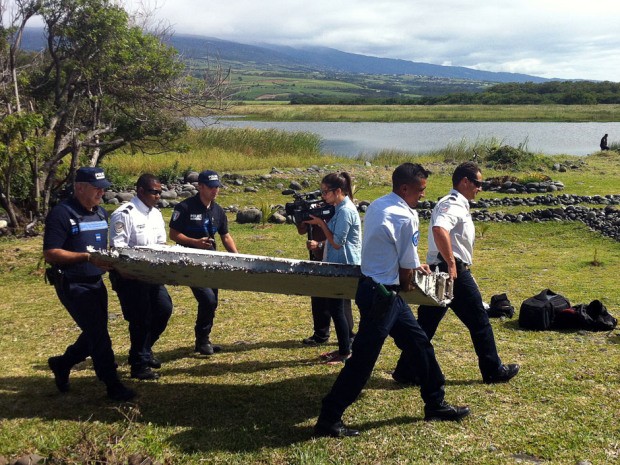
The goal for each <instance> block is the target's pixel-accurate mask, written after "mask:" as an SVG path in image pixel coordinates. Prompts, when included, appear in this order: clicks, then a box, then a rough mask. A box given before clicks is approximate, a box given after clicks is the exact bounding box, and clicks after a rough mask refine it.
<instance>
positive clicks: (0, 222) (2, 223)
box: [0, 220, 9, 229]
mask: <svg viewBox="0 0 620 465" xmlns="http://www.w3.org/2000/svg"><path fill="white" fill-rule="evenodd" d="M8 227H9V222H8V221H6V220H0V229H4V228H8Z"/></svg>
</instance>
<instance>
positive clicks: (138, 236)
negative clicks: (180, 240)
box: [110, 173, 172, 380]
mask: <svg viewBox="0 0 620 465" xmlns="http://www.w3.org/2000/svg"><path fill="white" fill-rule="evenodd" d="M136 190H137V195H136V197H134V198H133V199H131V201H130V202H127V203H125V204H123V205H121V206H120V207H119V208H117V209H116V211H114V213H112V217H111V221H110V245H111V246H112V247H136V246H146V245H153V244H165V243H166V225H165V223H164V219H163V217H162V214H161V212H160V211H159V210H158V209H157V208H156V205H157V203H158V202H159V198H160V195H161V192H162V191H161V183H160V182H159V179H157V178H156V177H155V176H154V175H152V174H148V173H147V174H143V175H142V176H140V178H138V182H137V183H136ZM110 281H111V282H112V288H113V289H114V290H115V291H116V294H117V295H118V300H119V301H120V304H121V308H122V310H123V316H124V317H125V320H127V321H128V322H129V339H130V349H129V364H130V365H131V377H132V378H136V379H141V380H147V379H158V378H159V373H157V372H155V371H153V368H160V367H161V362H160V361H159V360H158V359H157V358H156V357H155V356H154V355H153V344H155V342H156V341H157V340H158V339H159V336H161V334H162V333H163V332H164V330H165V329H166V326H167V324H168V320H169V319H170V316H171V315H172V299H171V298H170V295H169V294H168V291H167V290H166V288H165V287H164V286H163V285H161V284H151V283H147V282H144V281H139V280H136V279H131V277H127V276H121V275H120V274H119V273H118V272H116V271H112V272H110Z"/></svg>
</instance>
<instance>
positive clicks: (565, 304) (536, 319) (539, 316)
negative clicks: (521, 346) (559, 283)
mask: <svg viewBox="0 0 620 465" xmlns="http://www.w3.org/2000/svg"><path fill="white" fill-rule="evenodd" d="M570 306H571V305H570V302H569V301H568V299H567V298H566V297H564V296H563V295H560V294H556V293H555V292H553V291H551V290H549V289H545V290H544V291H541V292H540V293H539V294H537V295H535V296H534V297H530V298H528V299H525V300H524V301H523V303H522V304H521V309H520V310H519V326H520V327H521V328H524V329H536V330H539V331H542V330H546V329H550V328H551V326H552V325H553V322H554V320H555V316H556V315H557V314H558V312H561V311H562V310H565V309H567V308H570Z"/></svg>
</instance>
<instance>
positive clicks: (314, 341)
mask: <svg viewBox="0 0 620 465" xmlns="http://www.w3.org/2000/svg"><path fill="white" fill-rule="evenodd" d="M326 342H327V339H319V338H317V337H316V336H310V337H307V338H306V339H302V340H301V343H302V344H304V345H307V346H320V345H321V344H325V343H326Z"/></svg>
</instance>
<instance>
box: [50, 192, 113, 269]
mask: <svg viewBox="0 0 620 465" xmlns="http://www.w3.org/2000/svg"><path fill="white" fill-rule="evenodd" d="M88 246H91V247H93V248H95V249H107V248H108V214H107V212H106V211H105V210H104V209H103V208H102V207H100V206H97V207H96V208H95V211H89V210H86V209H85V208H84V207H83V206H82V204H81V203H80V202H78V200H77V199H75V198H72V199H69V200H65V201H64V202H61V203H60V204H58V205H56V206H55V207H54V208H53V209H52V211H50V213H49V214H48V215H47V218H46V219H45V234H44V236H43V250H49V249H64V250H68V251H70V252H86V251H87V247H88ZM60 268H61V269H63V270H64V272H65V276H66V277H67V278H68V279H70V280H71V279H73V280H79V278H80V277H93V276H97V275H99V276H100V275H102V274H103V273H104V271H103V270H102V269H101V268H99V267H97V266H95V265H93V264H92V263H89V262H82V263H75V264H72V265H62V266H61V267H60Z"/></svg>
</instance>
